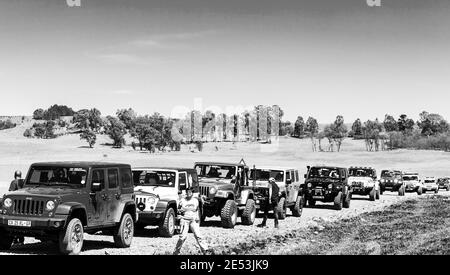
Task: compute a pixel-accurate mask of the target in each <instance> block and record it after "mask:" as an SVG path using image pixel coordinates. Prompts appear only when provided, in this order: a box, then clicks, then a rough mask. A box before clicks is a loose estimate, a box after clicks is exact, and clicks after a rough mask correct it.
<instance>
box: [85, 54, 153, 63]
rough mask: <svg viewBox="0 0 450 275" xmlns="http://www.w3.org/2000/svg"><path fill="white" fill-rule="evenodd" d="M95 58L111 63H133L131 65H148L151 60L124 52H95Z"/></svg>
mask: <svg viewBox="0 0 450 275" xmlns="http://www.w3.org/2000/svg"><path fill="white" fill-rule="evenodd" d="M92 56H93V57H94V58H96V59H99V60H102V61H104V62H106V63H110V64H131V65H148V64H149V62H148V61H147V60H145V59H144V58H142V57H139V56H136V55H133V54H124V53H107V54H96V55H95V54H94V55H92Z"/></svg>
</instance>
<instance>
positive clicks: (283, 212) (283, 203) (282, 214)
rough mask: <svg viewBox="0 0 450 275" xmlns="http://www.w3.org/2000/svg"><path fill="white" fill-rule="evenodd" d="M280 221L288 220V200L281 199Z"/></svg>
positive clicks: (279, 208) (279, 203)
mask: <svg viewBox="0 0 450 275" xmlns="http://www.w3.org/2000/svg"><path fill="white" fill-rule="evenodd" d="M277 207H278V219H280V220H284V219H286V198H280V200H279V201H278V205H277Z"/></svg>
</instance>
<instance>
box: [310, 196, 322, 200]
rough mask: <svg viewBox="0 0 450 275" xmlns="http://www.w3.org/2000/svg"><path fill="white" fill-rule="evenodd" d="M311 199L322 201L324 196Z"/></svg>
mask: <svg viewBox="0 0 450 275" xmlns="http://www.w3.org/2000/svg"><path fill="white" fill-rule="evenodd" d="M313 199H317V200H323V199H325V197H324V196H313Z"/></svg>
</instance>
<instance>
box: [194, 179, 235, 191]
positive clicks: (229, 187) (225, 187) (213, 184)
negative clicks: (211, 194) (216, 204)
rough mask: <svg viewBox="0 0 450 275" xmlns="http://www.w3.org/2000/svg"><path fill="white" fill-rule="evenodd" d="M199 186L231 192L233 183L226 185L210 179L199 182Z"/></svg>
mask: <svg viewBox="0 0 450 275" xmlns="http://www.w3.org/2000/svg"><path fill="white" fill-rule="evenodd" d="M199 184H200V186H205V187H214V188H216V189H217V190H232V189H233V188H234V184H233V183H227V182H223V181H217V180H211V179H208V180H202V181H200V182H199Z"/></svg>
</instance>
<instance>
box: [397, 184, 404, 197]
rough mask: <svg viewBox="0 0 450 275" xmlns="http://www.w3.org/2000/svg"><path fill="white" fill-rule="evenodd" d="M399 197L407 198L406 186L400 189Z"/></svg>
mask: <svg viewBox="0 0 450 275" xmlns="http://www.w3.org/2000/svg"><path fill="white" fill-rule="evenodd" d="M398 195H399V196H401V197H403V196H405V187H404V186H402V187H400V189H398Z"/></svg>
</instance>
